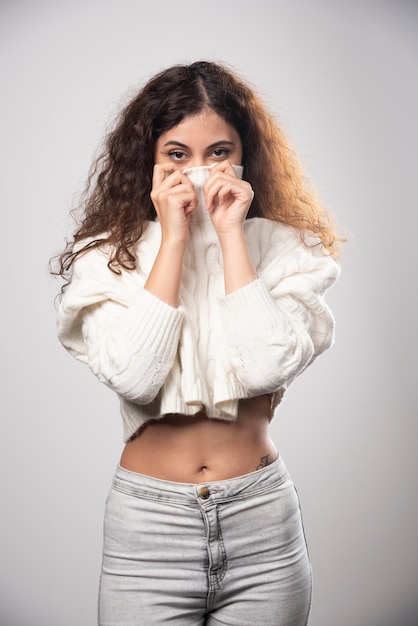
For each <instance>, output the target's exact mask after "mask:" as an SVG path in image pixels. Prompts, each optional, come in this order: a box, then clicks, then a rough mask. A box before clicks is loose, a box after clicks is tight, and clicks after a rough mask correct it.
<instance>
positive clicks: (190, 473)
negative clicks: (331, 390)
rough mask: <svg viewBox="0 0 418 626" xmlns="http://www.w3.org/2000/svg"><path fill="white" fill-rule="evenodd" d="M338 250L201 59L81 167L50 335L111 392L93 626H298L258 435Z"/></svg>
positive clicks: (264, 124) (266, 447)
mask: <svg viewBox="0 0 418 626" xmlns="http://www.w3.org/2000/svg"><path fill="white" fill-rule="evenodd" d="M337 243H338V237H337V235H336V233H335V231H334V228H333V226H332V223H331V220H330V218H329V216H328V215H327V213H326V212H325V211H324V210H323V209H322V207H321V205H320V204H319V202H318V200H317V198H316V196H315V193H314V191H313V189H312V188H311V187H310V186H309V184H308V183H307V182H306V180H305V179H304V176H303V174H302V170H301V168H300V166H299V164H298V160H297V158H296V157H295V156H294V154H293V153H292V151H291V149H290V148H289V145H288V143H287V141H286V139H285V137H284V135H283V133H282V131H281V129H280V128H279V126H278V124H277V123H276V122H275V120H274V119H273V117H272V116H271V115H270V114H269V113H268V112H267V111H266V109H265V107H264V105H263V104H262V102H261V101H260V99H259V98H258V97H257V95H256V94H255V93H254V92H253V90H252V89H251V88H250V87H249V86H248V85H247V84H246V83H245V82H244V81H242V80H241V79H240V78H238V77H237V76H236V75H235V74H233V73H232V72H231V71H229V70H228V69H227V68H225V67H223V66H221V65H219V64H215V63H209V62H196V63H193V64H191V65H179V66H174V67H171V68H169V69H167V70H166V71H163V72H161V73H160V74H158V75H157V76H155V77H154V78H152V79H151V80H150V81H149V82H148V83H147V84H146V85H145V86H144V87H143V88H142V89H141V90H140V91H139V93H138V94H137V95H136V97H135V98H134V99H133V100H132V101H131V102H130V103H129V104H128V106H127V107H126V108H125V109H124V110H123V111H122V113H121V114H120V116H119V119H118V121H117V124H116V126H115V128H114V130H113V131H112V132H111V133H110V134H109V136H108V138H107V141H106V144H105V149H104V151H103V153H102V155H101V157H99V159H98V160H97V161H96V163H95V165H94V166H93V169H92V172H91V174H90V177H89V182H88V185H87V190H86V195H85V200H84V204H83V214H82V221H81V224H80V225H79V227H78V229H77V231H76V233H75V235H74V240H73V241H72V242H71V243H70V244H69V245H68V246H67V248H66V250H65V251H64V252H63V253H62V254H61V256H60V257H59V268H58V270H57V272H58V273H59V274H61V276H63V277H64V278H65V279H66V283H65V284H64V286H63V289H62V298H61V302H60V307H59V330H58V332H59V338H60V340H61V342H62V343H63V345H64V346H65V347H66V348H67V349H68V350H69V351H70V352H71V353H72V354H73V355H74V356H75V357H76V358H78V359H80V360H81V361H83V362H85V363H87V364H88V365H89V366H90V368H91V370H92V371H93V373H94V374H95V375H96V376H97V377H98V378H99V380H101V381H102V382H104V383H105V384H106V385H108V386H109V387H110V388H111V389H113V390H114V391H115V392H116V393H117V394H118V396H119V397H120V403H121V414H122V419H123V425H124V438H125V447H124V449H123V451H122V455H121V459H120V464H119V465H118V467H117V469H116V474H115V477H114V481H113V484H112V488H111V490H110V494H109V497H108V500H107V504H106V513H105V526H104V554H103V566H102V574H101V584H100V601H99V623H100V625H101V626H134V625H135V626H150V625H154V624H155V625H157V624H158V625H161V624H166V623H170V624H173V625H174V624H177V625H178V626H188V625H193V626H195V625H196V626H197V625H203V624H207V625H211V626H214V625H215V624H219V625H220V624H224V625H230V626H232V625H236V626H256V625H257V626H259V625H260V624H263V625H264V626H302V625H305V624H306V623H307V620H308V613H309V607H310V598H311V571H310V564H309V559H308V553H307V548H306V542H305V538H304V533H303V527H302V521H301V515H300V509H299V502H298V498H297V495H296V492H295V489H294V486H293V483H292V481H291V478H290V477H289V474H288V472H287V470H286V468H285V465H284V463H283V460H282V459H281V457H280V456H279V455H278V451H277V448H276V444H275V443H274V442H273V441H272V439H271V438H270V436H269V424H270V421H271V419H272V417H273V413H274V411H275V409H276V408H277V406H278V405H279V403H280V400H281V398H282V396H283V393H284V391H285V389H286V387H287V386H288V385H289V383H290V382H291V381H292V380H293V379H294V378H295V377H296V376H298V375H299V374H300V373H301V372H302V371H303V370H304V369H305V368H306V367H307V366H308V365H309V364H310V363H312V361H313V360H314V359H315V358H316V357H317V356H318V355H319V354H320V353H321V352H323V351H324V350H325V349H326V348H328V347H330V345H331V344H332V341H333V330H334V322H333V318H332V315H331V313H330V311H329V309H328V307H327V305H326V304H325V303H324V300H323V295H324V292H325V291H326V289H327V288H328V287H329V286H330V285H332V283H333V282H334V281H335V280H336V278H337V276H338V273H339V269H338V265H337V264H336V262H335V260H334V259H333V257H334V258H335V257H336V253H337V249H336V247H337Z"/></svg>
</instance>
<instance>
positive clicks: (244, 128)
mask: <svg viewBox="0 0 418 626" xmlns="http://www.w3.org/2000/svg"><path fill="white" fill-rule="evenodd" d="M207 108H210V109H212V110H214V111H215V112H216V113H217V114H218V115H219V116H220V117H222V118H223V119H225V120H226V121H227V122H228V123H229V124H231V125H232V126H233V127H234V128H235V129H236V131H237V132H238V134H239V136H240V138H241V142H242V147H243V161H242V165H243V166H244V177H245V179H246V180H247V181H248V182H249V183H250V184H251V186H252V188H253V190H254V199H253V202H252V204H251V207H250V210H249V213H248V216H247V217H248V218H250V217H265V218H269V219H272V220H277V221H280V222H283V223H285V224H289V225H291V226H294V227H296V228H298V229H299V230H300V232H301V235H302V239H303V235H304V234H307V233H308V232H309V233H314V234H316V235H317V237H318V239H319V241H320V242H321V243H322V245H323V248H324V250H325V251H326V252H327V253H328V254H331V255H333V256H337V252H338V243H339V242H340V241H341V239H340V238H339V236H338V235H337V233H336V231H335V228H334V225H333V220H332V218H331V216H330V214H329V212H328V211H326V210H325V208H324V207H323V206H322V205H321V203H320V202H319V199H318V197H317V195H316V193H315V190H314V188H313V186H312V184H311V183H310V181H309V180H308V179H307V177H306V176H305V175H304V172H303V169H302V167H301V164H300V162H299V159H298V158H297V156H296V155H295V153H294V151H293V150H292V149H291V147H290V145H289V142H288V140H287V138H286V137H285V135H284V133H283V131H282V129H281V128H280V126H279V124H278V123H277V121H276V120H275V119H274V117H273V116H272V115H271V114H270V113H269V112H268V111H267V110H266V107H265V105H264V104H263V102H262V101H261V99H260V98H259V97H258V96H257V94H256V93H255V92H254V90H253V89H252V88H251V87H250V86H249V85H248V84H247V83H245V82H244V81H243V80H242V79H241V78H239V77H238V76H237V75H236V74H235V73H233V72H232V71H231V70H230V69H228V68H227V67H226V66H223V65H220V64H218V63H213V62H207V61H198V62H195V63H192V64H191V65H175V66H173V67H170V68H169V69H166V70H164V71H162V72H160V73H159V74H157V75H156V76H154V77H153V78H151V80H149V81H148V82H147V83H146V84H145V86H143V87H142V89H141V90H140V91H139V92H138V93H137V95H136V96H135V97H134V98H133V99H132V100H131V101H130V103H129V104H128V105H127V106H126V107H125V108H124V109H123V110H122V111H121V113H120V114H119V116H118V118H117V120H116V125H115V127H114V129H113V130H112V131H111V132H110V133H109V134H108V136H107V138H106V139H105V144H104V149H103V151H102V152H101V154H100V155H99V156H98V157H97V158H96V159H95V161H94V162H93V164H92V167H91V169H90V172H89V176H88V179H87V184H86V188H85V191H84V194H83V196H82V202H81V205H80V207H79V208H81V210H82V219H81V225H80V226H79V228H78V229H77V230H76V232H75V234H74V238H73V241H71V242H68V243H67V245H66V248H65V250H64V251H63V252H62V253H61V254H60V255H59V256H57V257H56V259H58V269H57V270H56V271H54V270H51V273H52V274H56V275H61V276H62V277H63V278H65V279H67V284H68V283H69V282H70V280H71V278H70V274H71V272H70V270H71V266H72V264H73V263H74V261H75V259H76V258H77V257H78V256H79V255H80V254H83V253H84V252H86V251H87V250H89V249H91V248H94V247H98V246H100V245H103V244H110V249H111V250H112V253H111V256H110V260H109V268H110V269H111V270H112V271H114V272H116V273H120V268H121V267H123V268H125V269H127V270H131V269H134V268H135V266H136V257H135V255H134V253H133V246H134V244H135V243H136V242H137V241H138V240H139V239H140V237H141V235H142V231H143V227H144V223H145V222H146V221H147V220H153V219H154V218H155V217H156V213H155V209H154V206H153V204H152V202H151V199H150V192H151V182H152V172H153V166H154V147H155V142H156V140H157V139H158V137H159V136H160V135H161V134H162V133H164V132H165V131H167V130H169V129H171V128H173V127H174V126H176V125H177V124H179V123H180V122H181V121H182V120H183V119H184V118H185V117H187V116H188V115H194V114H196V113H199V112H201V111H203V110H204V109H207ZM266 181H268V184H266ZM85 239H88V240H89V243H87V244H84V245H83V240H85ZM80 242H81V244H80ZM64 287H65V285H64Z"/></svg>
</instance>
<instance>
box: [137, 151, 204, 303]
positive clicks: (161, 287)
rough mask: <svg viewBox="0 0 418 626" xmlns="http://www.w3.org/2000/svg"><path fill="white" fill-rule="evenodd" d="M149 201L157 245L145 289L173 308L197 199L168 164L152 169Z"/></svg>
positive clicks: (190, 185)
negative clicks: (158, 232)
mask: <svg viewBox="0 0 418 626" xmlns="http://www.w3.org/2000/svg"><path fill="white" fill-rule="evenodd" d="M151 200H152V202H153V204H154V207H155V210H156V212H157V215H158V219H159V221H160V225H161V245H160V249H159V250H158V253H157V256H156V258H155V261H154V264H153V266H152V269H151V272H150V273H149V275H148V278H147V280H146V283H145V285H144V287H145V289H147V290H148V291H150V292H151V293H153V294H154V295H155V296H157V297H158V298H160V299H161V300H164V302H167V304H170V305H171V306H174V307H177V306H178V303H179V290H180V283H181V275H182V267H183V255H184V250H185V247H186V242H187V238H188V236H189V219H190V214H191V213H192V212H193V211H194V209H195V208H196V205H197V196H196V192H195V190H194V188H193V185H192V183H191V182H190V181H189V179H188V178H187V177H186V176H185V175H184V174H182V173H181V172H180V171H179V170H176V168H175V167H174V166H173V165H172V164H171V163H164V164H158V165H155V166H154V174H153V177H152V191H151Z"/></svg>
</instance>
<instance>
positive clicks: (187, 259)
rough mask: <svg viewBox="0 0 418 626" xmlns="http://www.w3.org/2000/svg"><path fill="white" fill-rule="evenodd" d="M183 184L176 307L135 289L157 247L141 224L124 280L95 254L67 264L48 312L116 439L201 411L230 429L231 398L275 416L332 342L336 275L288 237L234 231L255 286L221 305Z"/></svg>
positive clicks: (203, 234)
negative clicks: (328, 298)
mask: <svg viewBox="0 0 418 626" xmlns="http://www.w3.org/2000/svg"><path fill="white" fill-rule="evenodd" d="M196 169H197V168H196ZM193 176H194V178H193ZM193 176H192V175H191V177H192V178H193V182H194V183H195V188H196V190H197V192H198V195H199V199H200V201H199V206H198V208H197V209H196V211H195V213H194V214H193V215H192V220H191V236H190V237H189V241H188V244H187V249H186V252H185V255H184V261H183V273H182V283H181V288H180V306H179V307H178V308H173V307H171V306H169V305H168V304H166V303H165V302H163V301H162V300H160V299H158V298H157V297H156V296H154V295H153V294H151V293H150V292H149V291H147V290H146V289H144V284H145V281H146V279H147V276H148V274H149V272H150V271H151V268H152V265H153V262H154V259H155V257H156V255H157V252H158V249H159V245H160V241H161V228H160V224H159V222H158V221H153V222H148V223H147V225H146V228H145V230H144V234H143V236H142V237H141V239H140V241H139V242H138V244H137V247H136V255H137V260H138V266H137V269H136V270H133V271H125V270H124V271H122V273H121V275H116V274H114V273H113V272H111V271H110V270H109V269H108V267H107V262H108V255H107V253H106V250H105V249H101V250H98V249H95V250H91V251H89V252H87V253H86V254H84V255H82V256H81V257H79V258H78V259H77V261H76V262H75V264H74V266H73V276H72V281H71V283H70V285H69V287H68V289H67V291H66V292H65V294H64V296H63V299H62V301H61V304H60V308H59V313H58V336H59V339H60V341H61V342H62V344H63V345H64V346H65V347H66V348H67V349H68V350H69V352H71V353H72V354H73V355H74V356H75V357H76V358H78V359H80V360H81V361H83V362H84V363H88V365H89V366H90V368H91V370H92V371H93V372H94V374H95V375H96V376H97V377H98V378H99V380H101V381H102V382H104V383H105V384H106V385H108V386H109V387H110V388H111V389H113V390H114V391H115V392H116V393H117V394H118V395H119V397H120V401H121V414H122V418H123V424H124V439H125V440H126V439H128V438H129V437H130V435H132V434H133V433H134V432H135V431H136V430H137V429H138V428H139V427H140V426H141V425H142V424H144V423H145V422H146V421H147V420H149V419H151V418H159V417H162V416H164V415H165V414H167V413H181V414H184V415H193V414H195V413H197V412H198V411H199V410H200V409H201V408H202V406H203V407H205V408H206V411H207V414H208V415H209V416H210V417H212V418H220V419H224V420H233V419H235V418H236V416H237V409H238V400H239V399H240V398H249V397H253V396H258V395H261V394H265V393H272V394H274V407H276V406H277V405H278V404H279V402H280V400H281V398H282V396H283V393H284V391H285V389H286V386H287V385H288V384H289V383H290V382H292V380H293V379H294V378H295V377H296V376H298V375H299V374H300V373H301V372H302V371H303V370H304V369H305V368H306V367H307V366H308V365H309V364H310V363H311V362H312V361H313V360H314V358H315V357H316V356H318V355H319V354H320V353H321V352H323V351H324V350H325V349H326V348H328V347H329V346H330V345H331V344H332V341H333V334H334V320H333V317H332V315H331V312H330V310H329V308H328V307H327V305H326V304H325V302H324V300H323V294H324V292H325V291H326V289H327V288H328V287H329V286H330V285H332V283H333V282H334V281H335V280H336V278H337V277H338V274H339V267H338V265H337V264H336V263H335V262H334V261H333V260H332V259H331V258H330V257H329V256H324V255H323V254H322V253H321V248H320V246H319V245H313V244H315V240H314V239H312V241H311V242H308V243H312V246H311V247H309V246H306V245H304V244H302V243H301V240H300V235H299V233H298V232H297V231H296V230H295V229H293V228H291V227H290V226H286V225H284V224H281V223H279V222H274V221H271V220H267V219H263V218H252V219H248V220H246V221H245V224H244V231H245V235H246V238H247V241H248V246H249V251H250V256H251V258H252V261H253V263H254V266H255V268H256V271H257V275H258V279H257V280H255V281H254V282H252V283H250V284H249V285H247V286H245V287H242V288H241V289H239V290H238V291H235V292H234V293H231V294H230V295H227V296H225V295H224V281H223V265H222V254H221V250H220V245H219V241H218V237H217V235H216V232H215V230H214V228H213V225H212V222H211V220H210V217H209V215H208V213H207V212H206V211H205V210H204V209H203V207H202V203H203V194H202V184H203V182H204V180H205V175H204V173H203V172H202V174H201V175H200V174H199V172H196V173H194V174H193ZM196 176H197V178H196Z"/></svg>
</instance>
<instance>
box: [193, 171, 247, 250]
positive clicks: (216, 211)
mask: <svg viewBox="0 0 418 626" xmlns="http://www.w3.org/2000/svg"><path fill="white" fill-rule="evenodd" d="M204 192H205V199H206V208H207V210H208V211H209V212H210V217H211V220H212V223H213V226H214V228H215V230H216V232H217V234H218V237H219V239H220V240H222V238H223V237H229V236H230V235H231V234H237V233H242V226H243V223H244V220H245V218H246V216H247V213H248V209H249V208H250V205H251V202H252V200H253V197H254V192H253V190H252V188H251V185H250V184H249V183H248V182H247V181H245V180H241V179H240V178H237V175H236V173H235V170H234V168H233V167H232V165H231V163H230V162H229V161H223V162H222V163H219V164H218V165H216V166H215V167H214V168H213V169H212V171H211V173H210V178H209V179H208V180H207V182H206V183H205V187H204Z"/></svg>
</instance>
